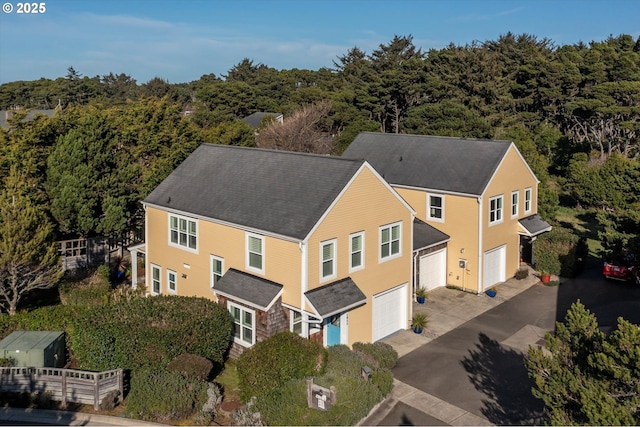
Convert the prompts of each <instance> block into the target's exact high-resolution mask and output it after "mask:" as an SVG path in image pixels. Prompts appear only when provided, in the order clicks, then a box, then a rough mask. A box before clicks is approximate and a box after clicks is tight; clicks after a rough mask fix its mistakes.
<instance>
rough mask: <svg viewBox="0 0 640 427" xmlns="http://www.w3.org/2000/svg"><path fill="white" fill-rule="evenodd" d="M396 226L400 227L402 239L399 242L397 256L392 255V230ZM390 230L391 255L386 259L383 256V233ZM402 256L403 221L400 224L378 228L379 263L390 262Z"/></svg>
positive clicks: (395, 223)
mask: <svg viewBox="0 0 640 427" xmlns="http://www.w3.org/2000/svg"><path fill="white" fill-rule="evenodd" d="M396 225H398V226H399V230H400V231H399V234H400V238H399V240H398V253H397V254H392V253H391V246H392V245H391V243H392V242H393V240H391V236H392V234H391V230H392V229H393V227H395V226H396ZM387 228H388V229H389V239H390V240H389V255H387V256H386V257H383V256H382V231H383V230H385V229H387ZM401 256H402V221H399V222H394V223H391V224H386V225H382V226H380V227H379V228H378V261H379V262H385V261H390V260H392V259H395V258H399V257H401Z"/></svg>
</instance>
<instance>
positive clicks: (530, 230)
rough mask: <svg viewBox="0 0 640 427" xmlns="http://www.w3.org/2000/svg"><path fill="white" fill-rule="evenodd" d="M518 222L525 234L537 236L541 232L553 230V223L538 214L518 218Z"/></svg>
mask: <svg viewBox="0 0 640 427" xmlns="http://www.w3.org/2000/svg"><path fill="white" fill-rule="evenodd" d="M518 223H519V224H520V226H521V227H522V231H523V233H522V234H524V235H526V236H529V237H535V236H537V235H539V234H542V233H545V232H547V231H551V228H552V227H551V225H550V224H549V223H548V222H546V221H545V220H543V219H542V217H541V216H540V215H538V214H533V215H531V216H528V217H526V218H522V219H520V220H518Z"/></svg>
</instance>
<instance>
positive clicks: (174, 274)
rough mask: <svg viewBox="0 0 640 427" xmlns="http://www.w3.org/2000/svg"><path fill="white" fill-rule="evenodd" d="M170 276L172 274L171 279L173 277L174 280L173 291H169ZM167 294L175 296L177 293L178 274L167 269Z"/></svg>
mask: <svg viewBox="0 0 640 427" xmlns="http://www.w3.org/2000/svg"><path fill="white" fill-rule="evenodd" d="M171 274H173V277H175V280H174V281H173V284H174V285H175V289H171V279H170V277H171ZM167 292H170V293H172V294H176V293H178V273H176V272H175V271H173V270H169V269H168V268H167Z"/></svg>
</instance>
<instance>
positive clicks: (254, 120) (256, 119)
mask: <svg viewBox="0 0 640 427" xmlns="http://www.w3.org/2000/svg"><path fill="white" fill-rule="evenodd" d="M281 115H282V114H281V113H263V112H260V111H259V112H257V113H253V114H250V115H248V116H247V117H245V118H244V119H242V121H243V122H245V123H246V124H248V125H249V126H251V127H252V128H254V129H256V128H257V127H259V126H260V123H262V119H264V118H265V117H267V116H271V117H273V118H274V119H275V118H277V117H278V116H281Z"/></svg>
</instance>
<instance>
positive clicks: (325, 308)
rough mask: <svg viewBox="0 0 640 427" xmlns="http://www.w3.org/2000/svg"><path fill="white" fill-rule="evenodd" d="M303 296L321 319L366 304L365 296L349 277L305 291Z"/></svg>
mask: <svg viewBox="0 0 640 427" xmlns="http://www.w3.org/2000/svg"><path fill="white" fill-rule="evenodd" d="M304 296H305V297H306V298H307V301H308V302H309V304H311V306H312V307H313V309H314V311H315V312H316V313H317V314H319V315H320V317H321V318H325V317H329V316H333V315H334V314H338V313H341V312H343V311H347V310H350V309H352V308H355V307H358V306H361V305H363V304H365V303H366V302H367V297H366V295H365V294H364V293H362V291H361V290H360V288H358V286H357V285H356V284H355V282H354V281H353V280H352V279H351V277H347V278H345V279H341V280H338V281H337V282H333V283H329V284H328V285H324V286H321V287H319V288H316V289H312V290H310V291H307V292H305V293H304Z"/></svg>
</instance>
